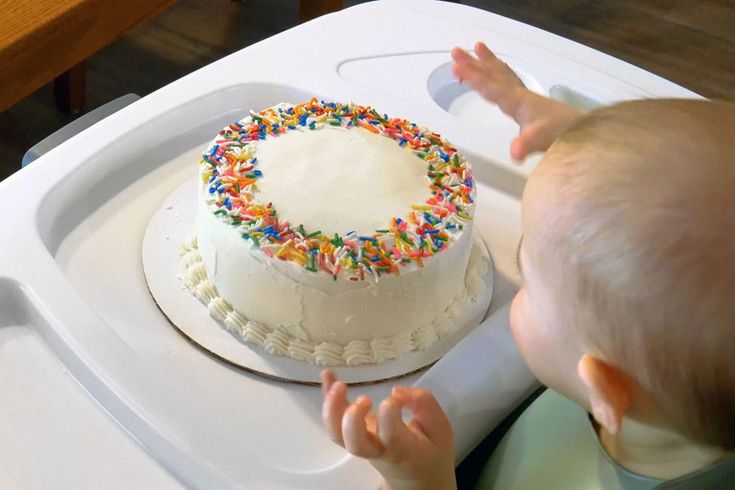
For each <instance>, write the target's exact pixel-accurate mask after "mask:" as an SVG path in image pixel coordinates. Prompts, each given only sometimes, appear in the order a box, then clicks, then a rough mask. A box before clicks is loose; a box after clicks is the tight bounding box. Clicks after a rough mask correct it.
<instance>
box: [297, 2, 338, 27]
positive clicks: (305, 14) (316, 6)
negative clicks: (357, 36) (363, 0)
mask: <svg viewBox="0 0 735 490" xmlns="http://www.w3.org/2000/svg"><path fill="white" fill-rule="evenodd" d="M344 6H345V2H344V1H343V0H299V19H300V20H301V22H306V21H307V20H311V19H315V18H317V17H319V16H320V15H324V14H328V13H330V12H336V11H338V10H342V9H343V8H344Z"/></svg>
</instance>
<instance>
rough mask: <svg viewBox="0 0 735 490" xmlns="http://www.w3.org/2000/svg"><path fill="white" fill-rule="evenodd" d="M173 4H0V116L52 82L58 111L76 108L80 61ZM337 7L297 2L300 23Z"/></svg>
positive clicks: (80, 99) (328, 2) (110, 0)
mask: <svg viewBox="0 0 735 490" xmlns="http://www.w3.org/2000/svg"><path fill="white" fill-rule="evenodd" d="M175 1H176V0H0V112H2V111H4V110H5V109H7V108H8V107H10V106H12V105H13V104H15V103H16V102H18V101H20V100H21V99H23V98H24V97H26V96H27V95H29V94H31V93H32V92H34V91H35V90H37V89H39V88H40V87H42V86H43V85H46V84H47V83H49V82H50V81H52V80H55V87H54V88H55V90H54V92H55V95H56V101H57V103H58V105H59V108H60V109H61V110H63V111H65V112H76V111H79V110H81V109H82V107H83V105H84V80H85V78H84V60H86V59H87V58H88V57H89V56H91V55H93V54H94V53H96V52H97V51H99V50H100V49H102V48H104V47H105V46H107V45H108V44H110V43H111V42H113V41H114V40H116V39H117V38H119V37H121V36H123V35H124V34H125V33H126V32H127V31H129V30H130V29H132V28H133V27H135V26H136V25H137V24H139V23H140V22H143V21H144V20H146V19H149V18H151V17H154V16H155V15H157V14H159V13H160V12H161V11H163V10H164V9H165V8H167V7H168V6H170V5H171V4H173V3H174V2H175ZM222 1H229V0H222ZM342 5H343V2H342V0H301V1H300V6H299V7H300V16H301V20H302V21H303V20H309V19H310V18H313V17H317V16H319V15H322V14H324V13H327V12H332V11H335V10H339V9H341V8H342ZM243 7H244V8H247V3H246V4H244V5H243Z"/></svg>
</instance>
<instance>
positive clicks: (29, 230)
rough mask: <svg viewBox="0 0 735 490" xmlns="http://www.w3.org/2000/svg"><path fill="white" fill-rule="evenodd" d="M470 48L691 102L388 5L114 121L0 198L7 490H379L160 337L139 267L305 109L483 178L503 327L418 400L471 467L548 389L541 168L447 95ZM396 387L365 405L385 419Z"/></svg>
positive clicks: (473, 344)
mask: <svg viewBox="0 0 735 490" xmlns="http://www.w3.org/2000/svg"><path fill="white" fill-rule="evenodd" d="M355 26H359V29H358V28H356V27H355ZM477 40H483V41H485V42H486V43H487V44H488V45H489V46H491V47H493V48H494V49H495V50H496V51H497V52H498V53H499V54H500V55H501V56H504V57H506V58H507V59H508V60H509V61H510V63H511V66H513V67H515V68H517V69H518V70H520V71H522V72H523V76H524V77H525V78H526V80H527V81H528V82H529V85H530V86H532V87H533V88H534V89H536V90H538V91H539V92H542V93H548V92H549V91H550V90H552V88H553V87H567V88H569V89H571V90H573V92H564V91H563V90H562V91H561V92H559V90H558V89H556V92H557V93H574V94H579V95H583V96H584V97H587V98H588V99H591V100H594V101H597V102H600V103H608V102H611V101H614V100H619V99H625V98H634V97H641V96H682V97H692V96H695V94H692V93H691V92H688V91H686V90H684V89H682V88H680V87H678V86H676V85H674V84H672V83H670V82H667V81H665V80H663V79H661V78H659V77H656V76H654V75H651V74H649V73H646V72H644V71H643V70H640V69H637V68H635V67H633V66H631V65H629V64H626V63H623V62H621V61H618V60H615V59H614V58H611V57H609V56H606V55H603V54H601V53H599V52H595V51H593V50H591V49H588V48H585V47H583V46H580V45H578V44H575V43H572V42H570V41H567V40H564V39H562V38H559V37H557V36H553V35H551V34H548V33H545V32H543V31H540V30H538V29H534V28H531V27H529V26H526V25H523V24H520V23H517V22H514V21H510V20H508V19H504V18H502V17H498V16H496V15H493V14H490V13H487V12H483V11H479V10H476V9H472V8H469V7H463V6H460V5H455V4H449V3H440V2H431V1H427V0H402V1H398V0H395V1H382V2H371V3H368V4H364V5H361V6H359V7H354V8H351V9H347V10H345V11H342V12H340V13H337V14H333V15H329V16H325V17H322V18H320V19H317V20H315V21H313V22H309V23H307V24H304V25H301V26H299V27H297V28H294V29H291V30H290V31H287V32H285V33H282V34H280V35H278V36H275V37H273V38H270V39H267V40H265V41H263V42H261V43H258V44H256V45H253V46H250V47H248V48H246V49H244V50H242V51H239V52H237V53H235V54H233V55H231V56H228V57H226V58H223V59H222V60H220V61H218V62H216V63H213V64H211V65H209V66H207V67H205V68H202V69H201V70H198V71H197V72H195V73H192V74H191V75H189V76H186V77H184V78H182V79H180V80H177V81H176V82H174V83H172V84H170V85H168V86H167V87H164V88H163V89H161V90H159V91H157V92H155V93H153V94H151V95H149V96H147V97H144V98H143V99H141V100H140V101H138V102H136V103H134V104H132V105H130V106H128V107H126V108H125V109H123V110H121V111H120V112H118V113H116V114H114V115H113V116H111V117H109V118H107V119H105V120H103V121H101V122H100V123H98V124H96V125H95V126H93V127H91V128H90V129H88V130H86V131H84V132H83V133H81V134H79V135H78V136H76V137H74V138H72V139H70V140H69V141H68V142H66V143H65V144H63V145H61V146H59V147H57V148H56V149H54V150H52V151H51V152H49V153H48V154H46V155H44V156H43V157H41V158H39V159H38V160H37V161H36V162H34V163H33V164H32V165H30V166H29V167H27V168H25V169H23V170H21V171H20V172H18V173H17V174H15V175H13V176H12V177H10V178H9V179H7V180H6V181H4V182H2V183H0V209H2V210H3V220H0V239H1V240H2V253H1V254H0V359H2V361H0V373H1V374H0V381H2V384H1V385H2V386H3V392H4V393H12V394H13V395H11V397H10V402H8V403H4V404H2V408H0V417H2V420H3V424H0V426H1V427H2V429H1V432H0V486H1V487H3V488H13V487H25V488H28V487H37V488H41V487H49V486H52V487H53V486H58V485H61V486H77V487H106V488H112V487H119V488H130V487H144V486H148V487H156V488H165V487H177V486H179V485H181V484H183V485H185V486H188V487H198V488H237V487H245V488H269V489H273V488H300V489H304V488H315V489H317V488H318V489H322V488H346V487H349V488H355V489H358V488H374V487H375V486H377V484H378V478H377V475H376V474H375V473H374V471H373V470H372V469H371V468H370V467H369V465H367V464H366V463H364V462H362V461H360V460H356V459H353V458H351V457H348V456H346V454H345V452H344V451H343V450H341V449H340V448H338V447H337V446H335V445H333V444H332V443H331V442H330V441H329V439H328V438H327V437H326V435H325V434H324V431H323V430H322V427H321V423H320V415H319V412H320V400H321V396H320V393H319V391H318V389H316V388H312V387H305V386H295V385H286V384H283V383H279V382H274V381H267V380H264V379H262V378H260V377H256V376H253V375H248V374H244V373H242V372H241V371H239V370H235V369H232V368H230V367H228V366H226V365H224V364H222V363H220V362H218V361H217V360H216V359H213V358H212V357H210V356H207V355H206V354H204V353H202V352H201V351H200V350H198V349H196V348H194V347H193V346H192V345H190V344H189V343H188V342H187V341H186V340H184V339H183V338H182V337H181V336H180V335H178V334H177V333H176V332H175V331H174V330H173V329H172V328H171V327H170V326H169V325H167V324H166V320H165V318H164V317H163V315H162V314H161V313H160V311H159V310H158V309H157V307H156V305H155V303H154V302H153V300H152V299H151V297H150V295H149V293H148V291H147V288H146V285H145V282H144V278H143V272H142V267H141V258H140V257H141V253H140V249H141V240H142V237H143V233H144V230H145V226H146V224H147V223H148V220H149V218H150V216H151V214H152V213H153V212H154V211H155V209H156V207H157V206H158V203H159V202H160V201H161V199H162V197H164V196H166V195H168V194H170V193H171V192H172V191H173V190H174V189H175V188H176V187H178V186H180V185H181V184H182V182H184V181H185V179H187V178H190V177H191V176H192V175H193V173H194V165H196V161H197V159H198V155H199V153H200V151H201V149H202V148H203V146H204V145H205V144H206V142H207V141H208V140H209V139H210V138H211V136H212V134H214V132H216V131H217V130H219V129H220V128H221V127H222V126H223V125H224V124H226V123H228V122H230V121H232V120H235V119H238V118H239V117H241V116H242V115H243V114H244V113H245V112H246V111H247V110H248V109H250V108H255V109H259V108H264V107H268V106H271V105H273V104H275V103H277V102H280V101H293V102H298V101H303V100H307V99H309V98H310V97H312V96H317V97H320V98H325V99H332V100H343V101H347V100H354V101H356V102H360V103H362V104H370V105H373V106H375V107H376V108H378V109H379V110H381V111H384V112H387V113H390V114H392V115H399V116H402V117H406V118H408V119H411V120H414V121H416V122H419V123H421V124H424V125H427V126H429V127H431V128H432V129H435V130H437V131H439V132H441V133H442V134H443V135H445V136H446V137H447V138H449V139H450V140H451V141H453V142H454V143H455V144H457V145H458V146H459V147H460V148H461V149H462V150H463V151H464V152H465V153H466V154H468V155H469V156H470V158H471V159H472V161H473V163H474V168H475V172H476V175H477V177H478V182H479V185H478V192H479V195H478V201H479V207H480V211H479V212H478V219H477V223H476V226H477V228H478V229H479V230H480V232H481V233H482V234H483V237H484V239H485V241H486V243H487V244H488V246H489V248H490V251H491V253H492V255H493V259H494V262H495V266H496V275H495V293H494V298H493V303H492V305H491V316H490V318H489V319H488V320H487V321H486V322H485V323H484V324H483V325H481V327H480V328H478V329H477V330H475V331H474V332H473V333H472V334H471V337H470V338H469V339H468V340H467V341H465V342H463V343H462V344H460V346H458V348H456V349H454V350H453V351H452V352H450V353H449V354H448V355H447V356H446V357H445V358H444V359H442V360H441V361H440V362H439V363H437V365H435V366H434V367H433V368H432V369H431V370H429V371H428V372H427V373H426V374H425V375H424V376H423V377H422V378H421V379H420V380H418V382H419V384H422V385H423V386H427V387H430V388H432V389H433V390H434V391H435V392H436V393H437V395H438V396H439V398H440V401H441V402H442V404H443V406H444V408H445V410H446V411H447V412H448V414H449V416H450V418H451V420H452V423H453V425H454V428H455V436H456V439H457V449H458V457H462V456H463V455H464V454H466V452H467V451H469V450H470V449H471V447H472V446H473V445H474V444H476V443H477V442H478V441H479V440H480V439H481V438H482V437H483V436H484V435H485V434H486V433H487V431H488V430H489V429H491V428H492V427H493V426H494V425H495V424H497V423H498V422H499V421H500V420H501V419H502V418H503V417H504V416H505V415H506V414H507V413H508V412H509V411H510V410H511V409H512V408H513V407H514V406H515V405H516V404H517V403H518V402H519V401H520V400H521V399H522V398H523V397H524V396H525V395H526V394H527V393H528V391H529V389H531V388H532V387H533V384H534V380H533V378H532V377H531V376H530V374H529V373H528V371H527V370H526V368H525V367H524V365H523V362H522V361H521V360H520V358H519V356H518V353H517V352H516V350H515V347H514V345H513V342H512V339H511V338H510V335H509V332H508V330H507V304H508V301H509V300H510V299H511V297H512V295H513V292H514V290H515V287H516V286H515V282H516V278H517V273H516V270H515V265H514V264H513V255H514V252H515V247H516V244H517V240H518V236H519V212H520V209H519V196H520V190H521V188H522V186H523V182H524V180H525V175H526V174H527V172H528V167H527V168H518V167H515V166H513V164H512V163H510V161H509V159H508V156H507V155H508V150H507V148H508V144H509V142H510V139H511V138H512V136H513V135H514V134H515V128H514V126H513V124H511V123H510V122H509V121H507V120H506V119H505V118H503V117H501V116H500V115H498V114H497V113H496V112H493V111H492V110H491V109H489V108H488V107H487V106H483V105H482V103H481V102H480V101H478V100H476V99H475V100H473V99H472V95H471V94H466V93H461V91H460V92H457V87H453V86H452V81H451V79H448V78H447V77H446V66H445V65H446V63H447V62H448V59H449V50H450V49H451V48H452V47H453V46H455V45H461V46H465V47H467V48H470V47H471V46H472V45H473V44H474V42H475V41H477ZM274 53H277V54H278V56H277V57H276V56H274ZM276 60H277V61H276ZM430 81H431V83H430ZM453 91H454V92H453ZM452 93H455V94H456V95H455V96H454V97H455V98H454V99H453V98H452V97H453V96H452V95H451V94H452ZM460 97H463V98H464V99H463V100H459V98H460ZM579 100H582V99H579ZM440 104H441V105H440ZM486 111H487V112H486ZM478 117H479V118H481V119H480V120H478V119H477V118H478ZM471 121H474V122H475V124H469V123H470V122H471ZM20 352H22V353H23V354H22V355H21V354H20ZM31 368H32V369H31ZM29 369H31V371H30V372H29ZM33 369H35V371H34V370H33ZM417 378H418V376H414V377H411V378H407V379H404V380H402V382H404V383H410V382H414V381H417ZM77 383H78V384H77ZM80 387H81V389H80ZM390 387H391V385H390V384H380V385H375V386H370V387H363V388H360V389H356V390H354V392H355V393H366V394H369V395H371V396H373V397H376V398H382V397H383V396H385V395H386V394H387V393H388V392H389V390H390ZM85 392H86V393H85ZM39 394H45V395H47V398H43V397H42V398H41V400H44V401H45V402H46V403H48V406H47V409H46V410H43V411H40V410H37V408H38V407H37V406H36V404H37V403H38V401H39ZM458 400H461V403H459V402H458ZM26 406H27V407H28V410H22V409H21V407H26ZM8 420H10V421H11V422H12V423H11V424H10V425H9V424H8V423H7V421H8ZM39 427H40V428H42V430H38V428H39ZM99 427H105V428H104V429H99ZM70 428H73V431H71V430H70ZM24 436H26V437H24ZM128 436H129V437H128ZM28 438H32V440H29V439H28ZM133 441H134V442H135V443H137V445H136V444H135V443H134V442H133ZM31 447H34V448H37V450H31V449H30V448H31ZM111 455H115V456H111ZM65 484H68V485H65Z"/></svg>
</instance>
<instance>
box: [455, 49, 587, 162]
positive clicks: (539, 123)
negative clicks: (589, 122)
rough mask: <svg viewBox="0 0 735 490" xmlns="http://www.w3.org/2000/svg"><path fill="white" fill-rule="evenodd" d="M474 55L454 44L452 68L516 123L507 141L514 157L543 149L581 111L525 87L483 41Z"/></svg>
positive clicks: (461, 79) (518, 158) (580, 114)
mask: <svg viewBox="0 0 735 490" xmlns="http://www.w3.org/2000/svg"><path fill="white" fill-rule="evenodd" d="M475 55H476V56H472V55H470V54H469V53H466V52H465V51H464V50H463V49H461V48H454V49H453V50H452V59H453V61H454V64H453V65H452V71H453V72H454V75H455V76H456V77H457V79H458V80H459V81H460V83H463V82H467V83H468V84H469V85H470V86H471V87H472V88H473V89H475V90H476V91H477V92H478V93H479V94H480V95H481V96H482V97H483V98H485V99H487V100H488V101H490V102H492V103H494V104H497V106H498V107H499V108H500V110H501V111H503V112H504V113H505V114H507V115H508V116H510V117H512V118H513V120H514V121H515V122H517V123H518V126H519V128H520V131H519V134H518V137H517V138H515V139H514V140H513V141H512V142H511V144H510V154H511V156H512V157H513V158H514V159H515V160H523V159H524V158H526V156H528V155H529V154H530V153H533V152H535V151H544V150H546V149H547V148H548V147H549V146H551V144H552V143H553V142H554V141H555V140H556V138H558V137H559V135H561V133H563V132H564V131H565V130H566V129H567V128H568V127H569V126H571V125H572V124H573V123H574V122H575V121H577V120H578V119H579V118H580V117H581V116H582V115H583V112H582V111H579V110H577V109H575V108H573V107H570V106H568V105H566V104H562V103H561V102H558V101H556V100H553V99H550V98H548V97H544V96H542V95H539V94H537V93H535V92H532V91H530V90H528V89H527V88H526V86H525V85H524V84H523V82H522V81H521V79H520V78H518V75H516V73H515V72H514V71H513V70H511V68H510V67H509V66H508V65H507V64H505V63H504V62H502V61H501V60H500V59H498V58H497V57H496V56H495V55H494V54H493V52H492V51H490V50H489V49H488V47H487V46H485V45H484V44H483V43H477V44H475Z"/></svg>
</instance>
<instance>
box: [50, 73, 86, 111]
mask: <svg viewBox="0 0 735 490" xmlns="http://www.w3.org/2000/svg"><path fill="white" fill-rule="evenodd" d="M85 65H86V62H85V61H82V62H81V63H79V64H77V65H74V66H72V67H71V68H70V69H69V71H67V72H65V73H62V74H61V75H59V76H58V77H57V78H56V80H54V97H55V98H56V105H57V106H58V108H59V110H60V111H62V112H65V113H67V114H74V113H76V112H79V111H81V110H82V109H83V108H84V85H85V70H84V69H85Z"/></svg>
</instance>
